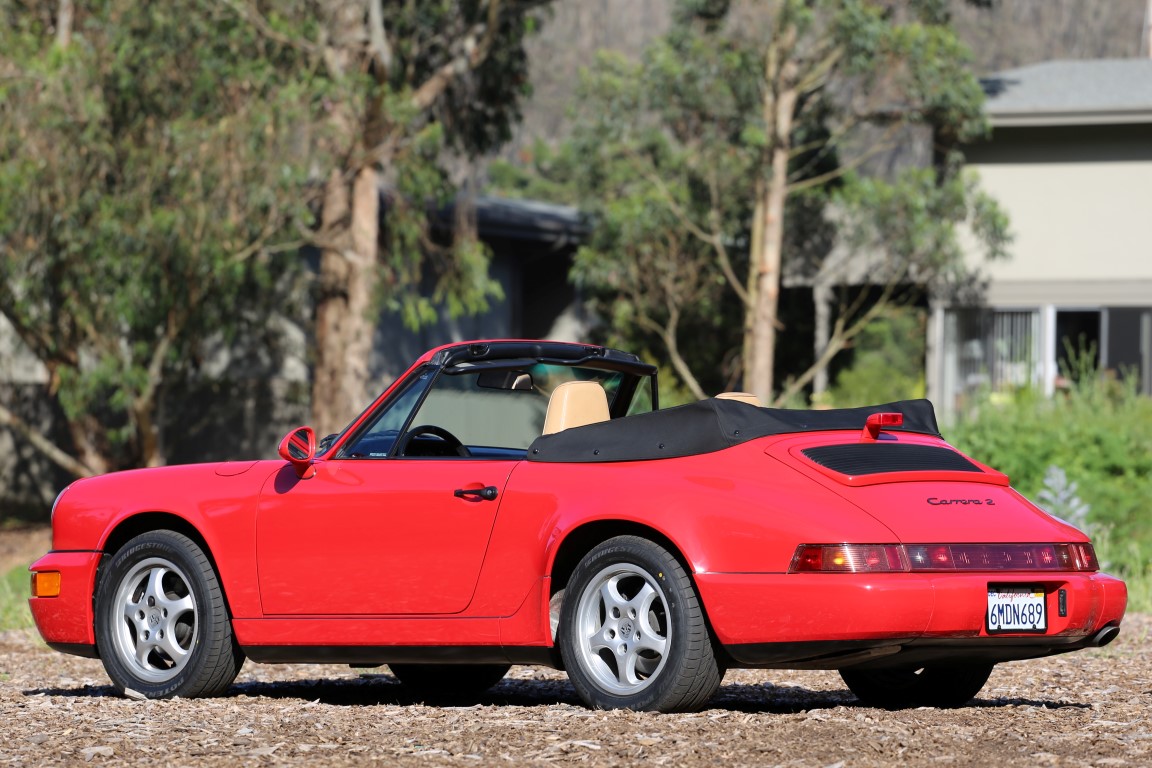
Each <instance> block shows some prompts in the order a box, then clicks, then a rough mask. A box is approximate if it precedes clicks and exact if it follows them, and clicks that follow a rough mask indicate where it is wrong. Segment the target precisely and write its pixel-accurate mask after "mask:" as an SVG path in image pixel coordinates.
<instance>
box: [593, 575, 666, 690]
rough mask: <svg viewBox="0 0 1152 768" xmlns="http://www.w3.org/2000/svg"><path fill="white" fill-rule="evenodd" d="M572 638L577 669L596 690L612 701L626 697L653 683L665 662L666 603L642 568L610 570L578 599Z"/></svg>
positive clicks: (652, 580)
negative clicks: (604, 692)
mask: <svg viewBox="0 0 1152 768" xmlns="http://www.w3.org/2000/svg"><path fill="white" fill-rule="evenodd" d="M576 633H577V635H576V636H577V641H576V642H577V644H578V645H577V649H578V652H579V654H580V664H581V666H583V667H584V669H585V670H586V671H587V672H588V674H589V675H590V676H591V677H592V678H593V680H594V681H595V683H596V685H598V686H599V687H600V688H601V689H602V690H604V691H606V692H608V693H610V694H613V695H619V696H627V695H632V694H635V693H637V692H639V691H642V690H644V689H645V688H646V687H648V685H649V684H650V683H651V682H653V681H654V680H655V679H656V678H657V676H658V675H659V674H660V670H661V669H663V667H664V663H665V660H666V659H667V658H668V652H669V643H670V640H669V637H670V636H671V628H670V626H669V611H668V603H667V601H666V599H665V597H664V593H663V591H661V589H660V586H659V584H657V582H656V580H655V579H654V578H653V577H652V575H651V574H650V573H648V572H647V571H645V570H644V569H643V568H640V567H638V566H636V565H632V564H631V563H619V564H615V565H610V566H608V567H607V568H605V569H603V570H602V571H600V572H599V573H597V574H596V575H595V576H594V577H592V579H591V580H590V581H589V582H588V586H587V587H586V588H585V589H584V591H583V593H582V594H581V595H580V602H579V604H578V605H577V606H576Z"/></svg>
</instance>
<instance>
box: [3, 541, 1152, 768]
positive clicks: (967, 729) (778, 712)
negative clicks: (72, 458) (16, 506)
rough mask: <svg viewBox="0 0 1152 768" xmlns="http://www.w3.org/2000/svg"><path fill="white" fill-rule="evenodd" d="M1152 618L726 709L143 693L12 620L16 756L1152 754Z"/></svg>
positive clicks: (744, 680)
mask: <svg viewBox="0 0 1152 768" xmlns="http://www.w3.org/2000/svg"><path fill="white" fill-rule="evenodd" d="M8 538H9V535H8V534H7V533H5V534H3V535H0V541H3V540H5V539H8ZM39 542H40V540H38V539H36V540H34V541H33V542H32V543H34V544H38V543H39ZM27 543H28V542H25V544H27ZM9 549H11V548H9ZM15 556H17V555H12V553H11V552H10V551H9V552H6V550H5V548H4V546H0V564H2V563H3V562H4V558H5V557H15ZM1150 631H1152V617H1149V616H1142V615H1134V616H1129V617H1128V618H1127V619H1126V620H1125V624H1124V627H1123V630H1122V631H1121V634H1120V638H1119V639H1118V640H1117V641H1116V642H1115V643H1113V644H1112V645H1111V646H1109V647H1107V648H1104V649H1099V650H1092V651H1082V652H1079V653H1074V654H1069V655H1065V656H1058V657H1053V658H1050V659H1042V660H1034V661H1026V662H1016V663H1012V664H1003V665H1000V666H999V667H997V668H996V670H995V671H994V672H993V673H992V678H991V679H990V680H989V681H988V684H987V685H986V686H985V688H984V690H983V691H982V692H981V693H980V695H979V696H978V697H977V699H976V700H975V701H974V702H973V703H972V704H971V705H969V706H967V707H965V708H963V709H957V710H934V709H911V710H904V711H898V712H887V711H884V710H877V709H869V708H865V707H861V706H858V704H857V702H856V700H855V698H854V697H853V696H852V694H851V693H849V692H848V691H847V690H846V688H845V687H844V685H843V683H841V681H840V678H839V677H838V676H837V675H836V674H835V673H834V672H795V671H775V670H773V671H749V670H738V671H732V672H729V673H728V676H727V677H726V678H725V681H724V685H723V687H722V688H721V690H720V693H719V695H718V696H717V698H716V699H715V700H714V701H713V703H712V704H711V705H710V707H709V708H708V709H706V710H704V711H702V712H699V713H695V714H689V715H656V714H641V713H633V712H593V711H590V710H587V709H585V708H584V707H583V706H582V705H581V704H580V703H579V701H578V700H577V698H576V695H575V693H574V691H573V690H572V688H571V687H570V686H569V685H568V683H567V681H566V679H565V678H564V676H563V675H562V674H560V673H556V672H553V671H551V670H543V669H537V668H530V667H514V668H513V669H512V671H511V673H509V676H508V677H507V678H505V680H504V681H503V682H501V683H500V684H499V685H498V686H497V687H496V688H494V689H492V691H491V692H490V693H489V695H488V696H487V697H486V698H485V699H484V700H483V702H482V703H481V704H480V705H478V706H475V707H463V708H461V707H429V706H424V705H422V704H420V703H418V702H412V701H409V700H407V699H406V698H405V697H404V695H403V692H402V690H401V688H400V686H399V685H397V684H396V682H395V681H394V680H393V679H392V677H391V676H389V675H388V674H387V668H381V669H378V670H352V669H349V668H347V667H339V666H303V665H280V666H270V665H254V664H252V663H251V662H248V663H246V664H245V667H244V669H243V670H242V671H241V674H240V677H239V678H238V680H237V682H236V684H235V685H234V686H233V687H232V688H231V690H230V691H229V692H228V695H226V696H224V697H222V698H219V699H212V700H179V699H178V700H173V701H136V700H132V699H127V698H122V697H120V696H118V695H116V693H115V691H114V690H113V689H112V688H111V687H109V685H108V679H107V677H106V676H105V674H104V670H103V668H102V667H101V665H100V662H98V661H92V660H88V659H80V658H76V657H72V656H65V655H62V654H58V653H55V652H53V651H50V650H49V649H48V648H46V647H45V646H44V645H43V644H42V643H41V642H40V641H39V638H38V636H37V635H36V634H35V632H34V631H31V632H29V631H21V630H10V631H7V632H3V633H0V766H5V765H14V766H51V765H65V764H69V765H72V764H75V763H77V762H86V763H91V764H109V765H111V764H116V765H152V764H156V763H157V762H163V763H167V764H172V765H180V766H202V765H204V766H224V765H228V766H232V765H247V766H281V765H303V764H308V765H312V764H320V765H337V766H341V765H363V764H366V763H369V762H370V761H371V762H375V763H377V764H382V765H401V766H407V765H421V766H429V765H431V766H440V765H452V766H478V765H479V766H484V765H501V764H516V765H539V766H543V765H558V764H559V765H567V764H579V765H587V766H625V765H667V766H677V767H679V766H685V767H688V768H695V767H696V766H712V765H715V766H797V767H801V766H803V767H805V768H806V767H808V766H814V767H817V768H825V767H827V768H866V767H867V766H891V765H909V766H1002V765H1028V766H1033V765H1035V766H1146V765H1152V723H1150V721H1149V715H1150V713H1152V654H1150V653H1149V634H1150Z"/></svg>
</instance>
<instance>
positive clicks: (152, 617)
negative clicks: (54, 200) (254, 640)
mask: <svg viewBox="0 0 1152 768" xmlns="http://www.w3.org/2000/svg"><path fill="white" fill-rule="evenodd" d="M96 647H97V648H98V649H99V652H100V659H101V661H103V663H104V669H105V670H106V671H107V672H108V677H110V678H111V679H112V684H113V685H115V686H116V687H117V688H118V689H119V690H120V691H124V690H125V689H132V690H134V691H137V692H139V693H141V694H143V695H144V696H147V697H148V698H150V699H161V698H169V697H172V696H184V697H188V698H191V697H197V696H216V695H219V694H221V693H223V692H224V691H225V690H227V689H228V686H230V685H231V684H232V681H233V680H235V679H236V675H237V673H239V671H240V666H241V665H242V664H243V663H244V653H243V651H241V650H240V646H238V645H237V644H236V638H235V636H234V635H233V633H232V622H231V620H230V619H229V616H228V609H227V607H226V605H225V603H224V593H223V590H222V589H221V588H220V582H219V580H218V579H217V577H216V571H215V570H214V569H213V568H212V564H211V563H210V562H209V561H208V558H207V557H206V556H205V555H204V552H203V551H202V550H201V549H200V547H199V546H197V545H196V543H195V542H193V541H192V540H191V539H189V538H188V537H187V536H184V535H183V534H180V533H176V532H175V531H166V530H160V531H151V532H149V533H144V534H141V535H139V536H137V537H136V538H134V539H132V540H130V541H129V542H128V543H127V544H125V545H124V546H123V547H121V548H120V550H119V551H117V552H116V553H115V554H113V555H112V556H111V558H110V559H108V560H106V561H105V563H104V565H103V566H102V567H101V569H100V577H99V584H98V586H97V588H96Z"/></svg>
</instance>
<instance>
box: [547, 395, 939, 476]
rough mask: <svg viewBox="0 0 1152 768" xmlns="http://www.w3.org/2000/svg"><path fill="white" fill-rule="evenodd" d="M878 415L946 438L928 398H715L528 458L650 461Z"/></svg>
mask: <svg viewBox="0 0 1152 768" xmlns="http://www.w3.org/2000/svg"><path fill="white" fill-rule="evenodd" d="M874 413H900V414H903V415H904V424H903V426H900V427H885V431H900V432H917V433H921V434H925V435H934V436H936V437H939V436H940V429H939V427H937V425H936V413H935V412H934V411H933V409H932V403H930V402H929V401H927V400H901V401H898V402H894V403H885V404H883V405H868V406H864V407H861V408H837V409H833V410H827V411H808V410H788V409H784V408H757V407H756V406H754V405H748V404H747V403H741V402H738V401H735V400H717V399H715V398H710V399H708V400H700V401H699V402H695V403H690V404H688V405H681V406H679V407H676V408H667V409H665V410H661V411H652V412H651V413H642V414H638V415H636V416H628V417H627V418H621V419H613V420H612V421H605V422H600V423H598V424H589V425H588V426H586V427H576V428H574V429H566V430H564V431H562V432H557V433H555V434H551V435H543V436H541V437H538V438H536V440H534V441H533V442H532V445H530V446H529V447H528V457H527V458H528V461H543V462H556V463H585V462H586V463H595V462H616V461H648V460H652V459H671V458H678V457H681V456H694V455H696V454H701V453H712V452H714V451H720V450H723V449H725V448H731V447H732V446H734V445H739V444H740V443H743V442H747V441H748V440H755V439H757V438H760V437H768V436H770V435H783V434H788V433H791V432H827V431H831V430H843V429H863V428H864V422H865V420H867V418H868V417H869V416H871V415H872V414H874Z"/></svg>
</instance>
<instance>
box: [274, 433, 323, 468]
mask: <svg viewBox="0 0 1152 768" xmlns="http://www.w3.org/2000/svg"><path fill="white" fill-rule="evenodd" d="M277 452H278V453H279V454H280V458H282V459H284V461H287V462H288V463H289V464H291V465H292V467H293V469H295V470H296V475H297V476H298V477H299V478H300V479H301V480H307V479H308V478H310V477H312V476H313V475H315V474H316V467H315V466H314V465H313V464H312V461H313V459H315V458H316V433H315V432H313V431H312V427H298V428H296V429H294V430H292V431H291V432H289V433H288V434H287V435H285V436H284V439H283V440H281V441H280V448H279V450H278V451H277Z"/></svg>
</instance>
